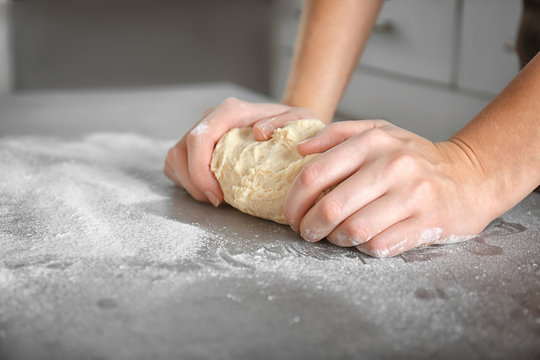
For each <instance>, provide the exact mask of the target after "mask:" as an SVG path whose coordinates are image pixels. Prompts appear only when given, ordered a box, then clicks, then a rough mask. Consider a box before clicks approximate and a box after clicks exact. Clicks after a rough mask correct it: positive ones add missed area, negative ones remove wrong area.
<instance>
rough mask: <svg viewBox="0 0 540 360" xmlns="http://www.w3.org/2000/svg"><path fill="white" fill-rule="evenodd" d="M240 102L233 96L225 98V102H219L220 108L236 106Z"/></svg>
mask: <svg viewBox="0 0 540 360" xmlns="http://www.w3.org/2000/svg"><path fill="white" fill-rule="evenodd" d="M239 102H240V100H239V99H238V98H236V97H234V96H229V97H227V98H225V100H223V101H222V102H221V106H225V107H228V106H235V105H237V104H238V103H239Z"/></svg>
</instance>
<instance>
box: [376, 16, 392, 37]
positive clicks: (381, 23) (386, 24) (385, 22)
mask: <svg viewBox="0 0 540 360" xmlns="http://www.w3.org/2000/svg"><path fill="white" fill-rule="evenodd" d="M395 29H396V26H395V24H394V22H393V21H392V20H390V19H381V20H378V21H377V22H376V23H375V26H373V31H374V32H376V33H378V34H390V33H393V32H394V31H395Z"/></svg>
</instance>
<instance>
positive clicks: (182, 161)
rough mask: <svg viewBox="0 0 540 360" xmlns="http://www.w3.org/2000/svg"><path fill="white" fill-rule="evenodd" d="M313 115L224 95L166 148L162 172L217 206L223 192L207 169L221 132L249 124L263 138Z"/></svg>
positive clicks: (313, 116) (194, 194) (283, 106)
mask: <svg viewBox="0 0 540 360" xmlns="http://www.w3.org/2000/svg"><path fill="white" fill-rule="evenodd" d="M315 117H316V116H315V114H313V113H312V112H311V111H310V110H308V109H304V108H295V107H290V106H287V105H282V104H255V103H249V102H246V101H242V100H239V99H236V98H232V97H231V98H227V99H225V100H224V101H223V102H222V103H221V104H220V105H219V106H218V107H216V108H210V109H208V110H206V111H205V112H204V114H203V116H202V118H201V119H200V120H199V122H198V123H197V124H195V126H194V127H193V128H191V130H190V131H188V132H187V133H186V134H184V136H182V138H181V139H180V141H179V142H178V143H177V144H176V145H175V146H173V147H172V148H171V149H170V150H169V152H168V154H167V158H166V159H165V165H164V168H163V172H164V173H165V175H167V177H169V178H170V179H171V180H172V181H174V183H175V184H176V185H178V186H179V187H182V188H184V189H185V190H186V191H187V192H189V193H190V194H191V196H193V197H194V198H195V199H196V200H199V201H209V202H211V203H212V204H213V205H214V206H219V204H220V203H221V202H222V201H223V193H222V192H221V188H220V186H219V184H218V182H217V180H216V179H215V177H214V174H212V172H211V171H210V162H211V160H212V152H213V151H214V147H215V145H216V143H217V142H218V141H219V139H220V138H221V136H223V134H225V133H226V132H227V131H229V130H231V129H233V128H239V127H248V126H251V127H253V134H254V136H255V139H256V140H259V141H263V140H267V139H269V138H270V137H271V136H272V134H273V132H274V130H275V129H276V128H280V127H282V126H283V125H285V124H286V123H288V122H289V121H293V120H299V119H307V118H315Z"/></svg>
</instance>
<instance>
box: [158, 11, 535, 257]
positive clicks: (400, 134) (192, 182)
mask: <svg viewBox="0 0 540 360" xmlns="http://www.w3.org/2000/svg"><path fill="white" fill-rule="evenodd" d="M366 3H367V4H366ZM337 4H338V3H337V2H335V1H332V0H319V1H308V2H306V6H305V12H304V15H303V18H302V22H301V29H300V32H299V39H298V43H297V47H296V53H295V56H294V60H293V65H292V69H291V74H290V77H289V82H288V85H287V89H286V91H285V94H284V98H283V103H284V104H250V103H247V102H244V101H241V100H238V99H234V98H230V99H227V100H225V101H224V102H223V103H222V104H221V105H219V106H218V107H217V108H213V109H209V110H207V112H206V113H205V114H204V115H203V117H202V119H201V120H200V122H199V123H198V125H196V126H195V127H194V128H193V129H192V130H190V131H189V132H188V133H187V134H186V135H184V136H183V137H182V139H181V140H180V141H179V142H178V144H177V145H175V146H174V147H173V148H172V149H171V150H170V151H169V153H168V155H167V158H166V160H165V168H164V172H165V174H166V175H167V176H168V177H169V178H171V179H172V180H173V181H174V182H175V183H176V184H177V185H179V186H181V187H183V188H185V189H186V190H187V191H188V192H189V193H190V194H191V195H193V197H194V198H196V199H197V200H200V201H210V202H211V203H213V204H214V205H215V206H218V205H219V204H220V203H221V202H222V201H223V194H222V192H221V190H220V188H219V184H218V183H217V181H216V180H215V178H214V177H213V175H212V173H211V172H210V169H209V166H210V159H211V155H212V151H213V148H214V146H215V144H216V143H217V141H218V140H219V138H220V137H221V136H222V135H223V134H224V133H225V132H227V131H228V130H230V129H232V128H234V127H244V126H252V127H253V131H254V134H255V137H256V139H258V140H265V139H267V138H269V137H270V136H271V133H272V132H273V130H274V129H275V128H277V127H280V126H283V125H284V124H285V123H287V122H288V121H291V120H296V119H301V118H310V117H314V116H315V115H316V116H317V117H319V118H321V119H322V120H323V121H325V122H326V123H328V122H329V121H330V119H331V118H332V116H333V113H334V111H335V108H336V106H337V104H338V102H339V99H340V98H341V96H342V94H343V91H344V89H345V87H346V85H347V82H348V80H349V78H350V75H351V74H352V71H353V69H354V66H355V64H356V62H357V60H358V57H359V55H360V53H361V52H362V49H363V47H364V46H365V43H366V41H367V37H368V35H369V32H370V29H371V27H372V25H373V23H374V20H375V18H376V15H377V13H378V11H379V9H380V1H372V2H366V1H355V0H343V1H340V2H339V5H337ZM333 39H335V41H332V40H333ZM328 54H332V56H328ZM336 55H337V56H336ZM314 89H316V91H314ZM308 109H310V110H308ZM539 138H540V55H536V57H535V58H534V59H533V60H531V62H530V63H529V65H528V66H527V67H526V68H525V69H523V70H522V71H521V72H520V74H519V75H518V76H517V77H516V78H515V79H514V80H513V81H512V82H511V83H510V84H509V85H508V86H507V87H506V88H505V89H504V90H503V91H502V92H501V93H500V94H499V96H497V97H496V98H495V99H494V100H493V101H492V102H491V103H490V104H489V105H488V106H487V107H486V108H485V109H484V110H483V111H482V112H481V113H479V114H478V115H477V116H476V117H475V118H474V119H473V120H472V121H471V122H470V123H469V124H468V125H467V126H465V127H464V128H463V129H462V130H461V131H459V132H458V133H457V134H455V135H454V136H452V137H451V138H449V139H448V140H447V141H444V142H438V143H433V142H431V141H429V140H427V139H425V138H422V137H420V136H418V135H415V134H413V133H411V132H409V131H406V130H403V129H400V128H398V127H396V126H394V125H392V124H390V123H388V122H386V121H384V120H361V121H349V122H340V123H334V124H330V125H329V126H327V127H326V128H325V129H324V130H323V131H322V132H321V133H320V134H318V135H317V136H315V137H314V138H312V139H310V140H308V141H306V142H304V143H302V144H300V145H299V146H298V152H299V153H300V154H302V155H307V154H313V153H321V155H320V156H319V157H318V158H317V159H316V160H314V161H313V162H311V163H310V164H308V166H306V167H305V168H304V169H303V170H302V172H301V173H300V174H299V176H298V177H297V178H296V180H295V181H294V183H293V184H292V186H291V188H290V190H289V193H288V196H287V200H286V203H285V207H284V212H285V215H286V217H287V219H288V221H289V223H290V225H291V228H292V229H293V230H294V231H297V232H300V234H301V235H302V237H303V238H304V239H306V240H307V241H311V242H314V241H319V240H321V239H323V238H325V237H327V238H328V240H329V241H331V242H333V243H335V244H336V245H339V246H356V247H357V248H358V249H359V250H360V251H362V252H364V253H366V254H369V255H372V256H376V257H386V256H393V255H396V254H399V253H401V252H404V251H407V250H409V249H411V248H414V247H417V246H421V245H426V244H434V243H447V242H453V241H458V240H463V239H466V238H469V237H471V236H473V235H475V234H478V233H479V232H480V231H481V230H482V229H483V228H484V227H485V226H486V225H487V224H488V223H489V222H490V221H491V220H493V219H494V218H496V217H497V216H499V215H501V214H502V213H504V212H505V211H507V210H508V209H510V208H511V207H513V206H514V205H515V204H517V203H518V202H519V201H520V200H522V199H523V198H524V197H525V196H527V194H529V193H530V192H531V191H532V190H533V189H534V188H535V187H536V186H538V185H539V184H540V141H538V139H539ZM329 188H330V189H331V191H329V192H327V193H326V194H325V196H323V197H322V198H321V199H320V200H319V201H316V200H317V199H318V198H319V197H320V194H321V193H322V192H323V191H325V190H327V189H329Z"/></svg>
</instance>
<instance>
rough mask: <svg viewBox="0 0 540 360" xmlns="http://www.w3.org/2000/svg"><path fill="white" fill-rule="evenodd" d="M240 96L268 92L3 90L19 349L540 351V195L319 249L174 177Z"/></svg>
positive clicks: (153, 355) (7, 291)
mask: <svg viewBox="0 0 540 360" xmlns="http://www.w3.org/2000/svg"><path fill="white" fill-rule="evenodd" d="M229 95H234V96H238V97H241V98H244V99H248V100H252V101H264V100H266V99H264V98H263V97H261V96H258V95H257V94H253V93H251V92H249V91H246V90H243V89H241V88H238V87H236V86H234V85H228V84H214V85H206V86H202V85H201V86H187V87H183V88H168V89H163V88H158V89H146V90H137V91H135V90H121V89H119V90H116V91H94V92H84V91H81V92H72V93H27V94H20V95H13V96H11V97H8V98H3V99H0V358H1V359H71V358H72V359H173V358H174V359H208V358H212V359H215V358H219V359H255V358H263V359H266V358H274V359H308V358H310V359H328V358H366V359H367V358H369V359H373V358H380V359H386V358H426V359H427V358H430V359H431V358H452V359H454V358H523V359H525V358H530V359H538V358H539V357H540V267H539V265H538V264H539V259H540V195H539V194H531V195H530V196H528V197H527V198H526V199H525V200H524V201H522V202H521V203H520V204H518V205H517V206H516V207H515V208H514V209H512V210H510V211H509V212H508V213H506V214H504V215H503V216H501V217H500V218H499V219H497V220H495V221H494V222H493V223H492V224H490V225H489V226H488V228H486V229H485V230H484V232H483V233H482V234H481V235H480V236H478V237H477V238H475V239H472V240H470V241H467V242H463V243H459V244H453V245H446V246H431V247H425V248H421V249H417V250H414V251H410V252H408V253H405V254H403V255H401V256H397V257H394V258H390V259H374V258H370V257H367V256H364V255H362V254H360V253H358V252H357V251H355V250H353V249H341V248H338V247H335V246H332V245H331V244H329V243H326V242H321V243H317V244H310V243H306V242H304V241H303V240H301V239H300V238H299V237H298V236H297V235H296V234H294V233H293V232H292V231H290V230H289V229H288V228H287V227H285V226H281V225H278V224H274V223H271V222H268V221H264V220H260V219H256V218H252V217H250V216H247V215H244V214H242V213H240V212H238V211H236V210H235V209H232V208H230V207H228V206H222V207H220V208H217V209H215V208H213V207H212V206H210V205H208V204H201V203H197V202H195V201H194V200H192V199H191V198H190V197H189V196H188V195H187V194H186V193H185V192H184V191H183V190H181V189H178V188H176V187H174V186H173V185H172V184H171V183H170V182H169V181H168V180H167V179H166V178H165V177H164V176H163V175H162V174H161V164H162V161H163V158H164V156H165V154H166V151H167V149H168V147H169V146H171V145H172V144H173V142H174V141H176V140H177V139H178V138H179V136H180V134H182V133H183V132H184V131H185V130H186V129H188V128H189V127H190V126H191V125H192V123H193V122H194V121H195V120H196V119H197V118H198V117H199V115H200V114H201V113H202V112H203V110H204V109H205V108H206V107H208V106H210V105H214V104H217V103H218V102H219V101H220V100H222V99H223V98H224V97H226V96H229ZM463 211H464V212H466V211H467V209H463Z"/></svg>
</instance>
